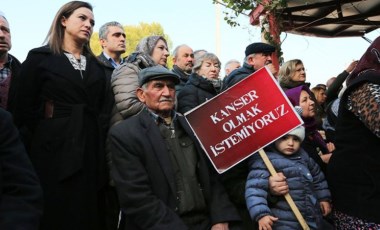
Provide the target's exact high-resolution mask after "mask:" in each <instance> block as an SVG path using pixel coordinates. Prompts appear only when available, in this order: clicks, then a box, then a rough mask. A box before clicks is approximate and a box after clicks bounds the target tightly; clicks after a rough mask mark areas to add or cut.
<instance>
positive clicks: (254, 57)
mask: <svg viewBox="0 0 380 230" xmlns="http://www.w3.org/2000/svg"><path fill="white" fill-rule="evenodd" d="M275 50H276V48H275V47H274V46H271V45H269V44H266V43H262V42H255V43H252V44H250V45H249V46H247V48H246V49H245V59H244V64H243V66H242V67H240V68H238V69H236V70H234V71H233V72H232V73H231V74H230V75H229V76H228V77H226V78H224V82H223V86H224V87H223V88H224V89H227V88H229V87H231V86H233V85H235V84H236V83H238V82H239V81H241V80H243V79H244V78H246V77H248V76H249V75H251V74H252V73H254V72H255V71H256V70H258V69H260V68H262V67H264V66H267V67H268V68H269V70H270V71H271V72H272V74H276V73H277V70H276V69H275V68H274V66H273V64H272V53H273V52H274V51H275Z"/></svg>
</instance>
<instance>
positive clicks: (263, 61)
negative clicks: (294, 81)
mask: <svg viewBox="0 0 380 230" xmlns="http://www.w3.org/2000/svg"><path fill="white" fill-rule="evenodd" d="M270 63H272V53H256V54H251V55H250V56H249V58H248V64H250V65H251V66H253V68H254V69H256V70H257V69H260V68H262V67H264V66H265V65H268V64H270Z"/></svg>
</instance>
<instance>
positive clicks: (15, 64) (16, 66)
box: [7, 54, 21, 113]
mask: <svg viewBox="0 0 380 230" xmlns="http://www.w3.org/2000/svg"><path fill="white" fill-rule="evenodd" d="M8 55H9V56H10V57H11V58H12V62H11V66H10V69H11V73H12V79H11V84H10V87H9V92H8V102H7V111H9V112H10V113H13V111H14V108H15V103H14V102H15V100H16V92H17V90H18V89H17V85H18V80H19V77H18V75H19V73H20V69H21V63H20V61H19V60H18V59H17V58H16V57H15V56H13V55H11V54H8Z"/></svg>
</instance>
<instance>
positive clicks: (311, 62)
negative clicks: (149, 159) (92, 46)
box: [0, 0, 380, 86]
mask: <svg viewBox="0 0 380 230" xmlns="http://www.w3.org/2000/svg"><path fill="white" fill-rule="evenodd" d="M66 2H68V1H62V0H54V1H46V0H34V1H30V0H13V1H3V2H2V3H1V5H0V10H1V11H3V12H4V13H5V15H6V17H7V19H8V21H9V24H10V27H11V35H12V44H13V47H12V50H11V51H10V53H11V54H13V55H15V56H16V57H17V58H18V59H19V60H20V61H23V60H25V58H26V56H27V53H28V51H29V50H31V49H33V48H35V47H39V46H41V45H42V44H43V41H44V39H45V37H46V34H47V32H48V30H49V27H50V25H51V22H52V21H53V18H54V16H55V14H56V12H57V11H58V9H59V8H60V7H61V6H62V5H63V4H65V3H66ZM88 2H90V3H91V4H92V5H93V7H94V16H95V27H94V31H96V32H97V31H98V30H99V27H100V26H101V25H102V24H104V23H106V22H109V21H118V22H120V23H121V24H123V25H137V24H139V23H140V22H144V23H153V22H157V23H160V24H161V26H162V27H163V28H164V31H165V33H166V34H167V35H169V38H170V39H171V41H172V42H173V44H172V47H170V52H171V51H173V49H174V48H175V47H176V46H177V45H181V44H187V45H189V46H190V47H192V48H193V50H197V49H206V50H207V51H209V52H213V53H215V54H216V55H217V56H218V57H219V59H220V61H221V62H222V65H223V66H224V63H226V62H227V61H228V60H230V59H237V60H240V61H241V62H242V61H243V59H244V50H245V47H246V46H247V45H249V44H250V43H252V42H259V41H261V36H260V28H259V27H255V26H251V25H250V24H249V18H248V17H247V16H245V15H241V16H239V18H238V22H239V23H240V26H239V27H231V26H230V25H228V24H227V23H226V22H225V21H224V19H223V17H224V13H223V12H225V11H227V12H230V11H229V10H228V9H226V8H225V7H224V6H219V7H218V8H219V11H218V10H217V7H216V6H215V4H213V3H212V0H192V1H187V0H186V1H185V0H160V1H157V0H138V1H131V0H122V1H121V0H112V1H104V0H90V1H88ZM218 12H219V13H218ZM217 28H219V29H217ZM216 35H220V36H219V37H220V40H219V41H220V43H219V42H217V39H216ZM378 36H380V30H376V31H373V32H371V33H369V34H367V35H366V37H368V38H369V39H371V40H374V39H375V38H376V37H378ZM281 38H282V40H283V43H282V49H283V53H284V55H283V57H284V60H285V61H287V60H290V59H295V58H297V59H301V60H302V61H303V63H304V65H305V68H306V73H307V79H306V80H307V81H308V82H311V85H312V86H315V85H316V84H318V83H326V81H327V80H328V79H329V78H330V77H333V76H337V75H338V74H339V73H341V72H342V71H343V70H344V69H345V68H346V67H347V66H348V64H349V63H350V62H351V61H352V60H357V59H360V57H361V56H362V54H363V53H364V52H365V50H366V49H367V48H368V46H369V43H368V42H367V41H365V40H364V39H362V38H360V37H354V38H316V37H307V36H300V35H293V34H289V33H288V34H285V33H282V35H281ZM217 44H220V45H219V48H217ZM223 72H224V71H223ZM221 75H222V74H221Z"/></svg>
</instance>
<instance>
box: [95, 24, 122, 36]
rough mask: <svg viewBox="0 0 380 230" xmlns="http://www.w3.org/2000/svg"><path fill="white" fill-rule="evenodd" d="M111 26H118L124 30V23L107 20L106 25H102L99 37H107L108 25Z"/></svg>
mask: <svg viewBox="0 0 380 230" xmlns="http://www.w3.org/2000/svg"><path fill="white" fill-rule="evenodd" d="M110 26H117V27H119V28H120V29H122V30H124V28H123V25H121V24H120V23H118V22H115V21H112V22H107V23H105V24H104V25H102V26H101V27H100V29H99V39H107V34H108V27H110Z"/></svg>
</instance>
